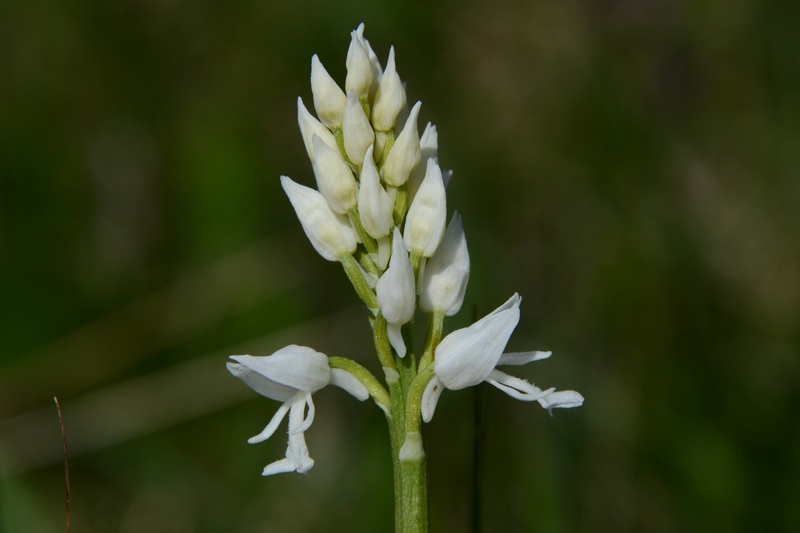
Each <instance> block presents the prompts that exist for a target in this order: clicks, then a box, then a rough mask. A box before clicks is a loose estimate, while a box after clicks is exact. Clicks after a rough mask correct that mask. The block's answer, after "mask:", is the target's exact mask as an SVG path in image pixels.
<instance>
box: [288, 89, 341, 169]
mask: <svg viewBox="0 0 800 533" xmlns="http://www.w3.org/2000/svg"><path fill="white" fill-rule="evenodd" d="M297 123H298V124H299V125H300V135H302V137H303V144H305V146H306V152H307V153H308V158H309V159H310V160H311V162H312V163H313V162H314V141H313V139H314V136H315V135H316V136H317V137H319V138H320V139H322V141H323V142H324V143H325V144H327V145H328V146H330V147H335V146H336V138H335V137H334V136H333V134H332V133H331V132H330V130H329V129H328V128H326V127H325V126H323V125H322V122H320V121H319V120H317V119H316V118H314V115H312V114H311V113H309V112H308V109H306V106H305V105H304V104H303V99H302V98H300V97H299V96H298V97H297Z"/></svg>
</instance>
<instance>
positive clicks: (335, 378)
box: [331, 368, 369, 402]
mask: <svg viewBox="0 0 800 533" xmlns="http://www.w3.org/2000/svg"><path fill="white" fill-rule="evenodd" d="M331 385H336V386H337V387H339V388H340V389H344V390H346V391H347V392H349V393H350V395H351V396H354V397H355V398H356V399H358V400H361V401H362V402H363V401H364V400H366V399H367V398H369V391H368V390H367V388H366V387H365V386H364V384H363V383H361V382H360V381H358V379H356V377H355V376H354V375H353V374H351V373H350V372H348V371H347V370H343V369H341V368H332V369H331Z"/></svg>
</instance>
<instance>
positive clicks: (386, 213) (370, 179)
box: [358, 146, 394, 239]
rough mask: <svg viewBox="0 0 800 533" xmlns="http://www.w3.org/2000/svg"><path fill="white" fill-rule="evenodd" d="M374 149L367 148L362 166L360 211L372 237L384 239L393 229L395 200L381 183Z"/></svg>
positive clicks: (362, 221) (359, 198)
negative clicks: (373, 156)
mask: <svg viewBox="0 0 800 533" xmlns="http://www.w3.org/2000/svg"><path fill="white" fill-rule="evenodd" d="M372 149H373V147H372V146H370V147H369V148H367V153H366V155H365V156H364V166H363V167H362V168H361V186H360V187H359V189H358V212H359V214H360V215H361V224H362V225H363V226H364V229H365V230H366V231H367V233H369V235H370V237H373V238H375V239H382V238H383V237H386V236H387V235H389V232H390V231H391V230H392V224H393V223H394V222H393V220H392V210H393V208H394V202H392V199H391V197H389V195H388V194H387V192H386V191H385V190H384V188H383V186H382V185H381V182H380V177H378V169H377V168H375V162H374V160H373V159H372Z"/></svg>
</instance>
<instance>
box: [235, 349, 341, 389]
mask: <svg viewBox="0 0 800 533" xmlns="http://www.w3.org/2000/svg"><path fill="white" fill-rule="evenodd" d="M231 359H233V360H234V361H236V362H237V363H240V364H241V365H243V366H245V367H247V368H249V369H250V370H252V371H254V372H256V373H258V374H260V375H261V376H263V377H265V378H267V379H269V380H271V381H273V382H275V383H278V384H280V385H285V386H287V387H292V388H294V389H295V391H306V392H316V391H318V390H319V389H321V388H322V387H324V386H325V385H327V384H328V383H329V382H330V379H331V369H330V367H329V366H328V357H327V356H326V355H325V354H323V353H320V352H317V351H315V350H313V349H311V348H308V347H306V346H296V345H294V344H292V345H289V346H286V347H285V348H281V349H280V350H278V351H277V352H275V353H274V354H272V355H268V356H252V355H234V356H231ZM257 392H258V391H257Z"/></svg>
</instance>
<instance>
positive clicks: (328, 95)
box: [311, 54, 347, 129]
mask: <svg viewBox="0 0 800 533" xmlns="http://www.w3.org/2000/svg"><path fill="white" fill-rule="evenodd" d="M311 93H312V95H313V96H314V109H316V110H317V116H318V117H319V119H320V121H321V122H322V123H323V124H325V126H327V127H329V128H331V129H333V128H338V127H340V126H341V125H342V115H343V114H344V108H345V101H346V99H347V98H346V97H345V95H344V91H342V89H341V87H339V85H338V84H337V83H336V82H335V81H334V80H333V78H331V75H330V74H328V71H327V70H325V67H323V66H322V63H321V62H320V60H319V57H317V54H314V55H313V56H312V58H311Z"/></svg>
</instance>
